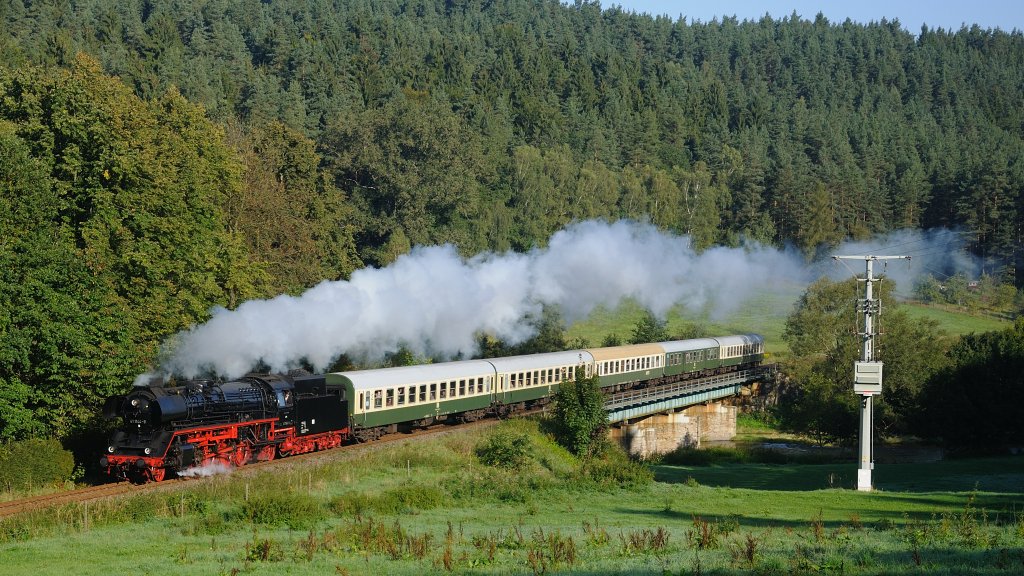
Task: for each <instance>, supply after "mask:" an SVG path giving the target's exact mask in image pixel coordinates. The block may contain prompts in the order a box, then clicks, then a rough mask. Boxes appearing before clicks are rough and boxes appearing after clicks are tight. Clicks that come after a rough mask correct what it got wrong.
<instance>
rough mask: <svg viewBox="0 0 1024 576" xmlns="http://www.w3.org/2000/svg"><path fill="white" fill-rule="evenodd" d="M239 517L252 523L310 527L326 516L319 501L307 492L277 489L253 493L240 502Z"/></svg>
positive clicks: (296, 528) (300, 527) (295, 528)
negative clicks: (270, 491)
mask: <svg viewBox="0 0 1024 576" xmlns="http://www.w3.org/2000/svg"><path fill="white" fill-rule="evenodd" d="M240 514H241V517H242V518H243V519H245V520H248V521H251V522H253V523H254V524H265V525H269V526H282V525H283V526H288V527H289V528H292V529H294V530H301V529H305V528H310V527H312V526H314V525H316V524H317V523H318V522H320V521H321V520H322V519H323V518H325V517H326V511H325V509H324V508H323V506H322V505H321V503H320V501H319V500H317V499H316V498H313V497H312V496H310V495H308V494H299V493H294V492H287V491H277V492H273V493H269V494H259V495H253V496H251V497H250V498H248V499H247V500H245V501H244V502H243V503H242V506H241V511H240Z"/></svg>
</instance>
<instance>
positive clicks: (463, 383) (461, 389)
mask: <svg viewBox="0 0 1024 576" xmlns="http://www.w3.org/2000/svg"><path fill="white" fill-rule="evenodd" d="M465 395H466V381H465V380H459V396H465Z"/></svg>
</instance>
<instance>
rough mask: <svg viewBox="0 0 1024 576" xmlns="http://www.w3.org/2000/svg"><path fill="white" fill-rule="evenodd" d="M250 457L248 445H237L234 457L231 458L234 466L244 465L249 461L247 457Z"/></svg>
mask: <svg viewBox="0 0 1024 576" xmlns="http://www.w3.org/2000/svg"><path fill="white" fill-rule="evenodd" d="M251 457H252V451H251V450H249V447H248V446H239V447H238V448H237V449H236V450H235V454H234V458H233V459H232V463H233V464H234V465H235V466H245V465H246V463H248V462H249V459H250V458H251Z"/></svg>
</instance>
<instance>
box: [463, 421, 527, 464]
mask: <svg viewBox="0 0 1024 576" xmlns="http://www.w3.org/2000/svg"><path fill="white" fill-rule="evenodd" d="M476 457H477V458H479V459H480V462H482V463H484V464H486V465H488V466H497V467H499V468H506V469H509V470H512V469H516V468H521V467H522V466H523V465H524V464H526V461H527V460H528V459H529V457H530V438H529V437H528V436H527V435H526V434H518V433H515V432H506V431H500V432H496V433H494V434H491V435H490V436H489V437H488V438H487V439H486V440H485V441H484V442H483V443H481V444H480V445H479V446H477V448H476Z"/></svg>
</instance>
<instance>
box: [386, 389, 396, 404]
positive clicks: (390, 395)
mask: <svg viewBox="0 0 1024 576" xmlns="http://www.w3.org/2000/svg"><path fill="white" fill-rule="evenodd" d="M384 405H385V406H387V407H389V408H390V407H391V406H394V405H395V390H394V388H392V389H389V390H388V391H387V402H385V403H384Z"/></svg>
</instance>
